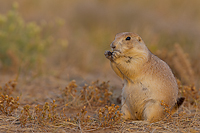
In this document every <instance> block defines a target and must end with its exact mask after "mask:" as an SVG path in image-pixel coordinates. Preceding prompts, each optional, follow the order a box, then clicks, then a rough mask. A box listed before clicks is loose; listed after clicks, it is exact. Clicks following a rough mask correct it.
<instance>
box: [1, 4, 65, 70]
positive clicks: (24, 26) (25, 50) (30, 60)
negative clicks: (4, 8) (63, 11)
mask: <svg viewBox="0 0 200 133" xmlns="http://www.w3.org/2000/svg"><path fill="white" fill-rule="evenodd" d="M47 25H48V24H46V23H45V24H43V25H42V26H40V25H38V24H37V23H36V22H26V21H25V20H24V19H23V18H22V17H21V16H20V14H19V13H18V11H17V4H16V3H15V4H14V5H13V9H12V10H10V11H9V12H8V13H7V14H0V44H1V45H0V64H1V65H2V67H3V68H4V70H5V69H9V70H15V71H16V70H18V69H19V68H20V67H22V70H27V69H30V68H31V69H32V68H35V69H36V68H37V69H40V67H41V65H42V63H43V62H44V58H45V54H46V53H47V52H48V49H49V46H50V45H52V44H53V43H54V41H55V39H54V38H52V36H51V35H50V34H51V32H45V31H44V29H45V28H47V27H48V26H47ZM52 28H53V27H52ZM50 29H51V28H50V27H49V30H50ZM62 42H63V41H61V42H56V43H58V44H61V45H62Z"/></svg>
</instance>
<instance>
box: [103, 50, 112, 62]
mask: <svg viewBox="0 0 200 133" xmlns="http://www.w3.org/2000/svg"><path fill="white" fill-rule="evenodd" d="M104 55H105V56H106V58H108V59H109V60H111V59H112V52H110V51H105V53H104Z"/></svg>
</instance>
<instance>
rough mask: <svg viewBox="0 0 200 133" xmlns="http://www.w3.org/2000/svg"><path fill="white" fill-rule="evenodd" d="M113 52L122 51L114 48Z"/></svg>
mask: <svg viewBox="0 0 200 133" xmlns="http://www.w3.org/2000/svg"><path fill="white" fill-rule="evenodd" d="M112 52H119V53H121V51H120V50H118V49H114V50H113V49H112Z"/></svg>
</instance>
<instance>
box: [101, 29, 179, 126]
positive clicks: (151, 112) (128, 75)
mask: <svg viewBox="0 0 200 133" xmlns="http://www.w3.org/2000/svg"><path fill="white" fill-rule="evenodd" d="M127 37H130V40H126V38H127ZM110 46H111V48H112V50H113V52H110V51H106V52H105V56H106V57H107V58H108V59H109V60H110V62H111V67H112V69H113V70H114V71H115V73H116V74H117V75H118V76H119V77H121V78H122V79H123V81H124V87H123V89H122V113H123V117H124V118H125V119H133V120H146V121H149V122H155V121H159V120H161V119H163V118H164V117H165V116H166V112H165V110H166V109H165V108H166V107H164V106H162V105H161V101H162V102H163V103H165V105H168V106H169V108H170V110H173V108H174V106H175V105H176V103H177V98H178V86H177V83H176V80H175V78H174V75H173V74H172V71H171V69H170V68H169V66H168V65H167V64H166V63H165V62H164V61H162V60H161V59H159V58H158V57H156V56H155V55H153V54H152V53H151V52H150V51H149V50H148V48H147V47H146V45H145V43H144V42H143V40H142V39H141V37H140V36H138V35H137V34H135V33H130V32H124V33H119V34H117V35H116V37H115V40H114V41H113V42H112V43H111V45H110ZM181 104H182V103H181Z"/></svg>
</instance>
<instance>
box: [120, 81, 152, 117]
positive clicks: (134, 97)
mask: <svg viewBox="0 0 200 133" xmlns="http://www.w3.org/2000/svg"><path fill="white" fill-rule="evenodd" d="M151 93H152V92H151V90H150V89H149V88H147V87H146V86H144V85H143V84H142V83H135V84H128V85H125V86H124V87H123V89H122V99H123V103H125V104H126V105H127V106H128V107H129V111H130V112H131V114H132V115H133V117H135V118H136V119H138V120H139V119H144V118H143V114H142V113H143V110H144V108H145V105H146V103H147V102H148V101H149V100H151V99H152V98H151ZM123 103H122V106H123Z"/></svg>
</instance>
